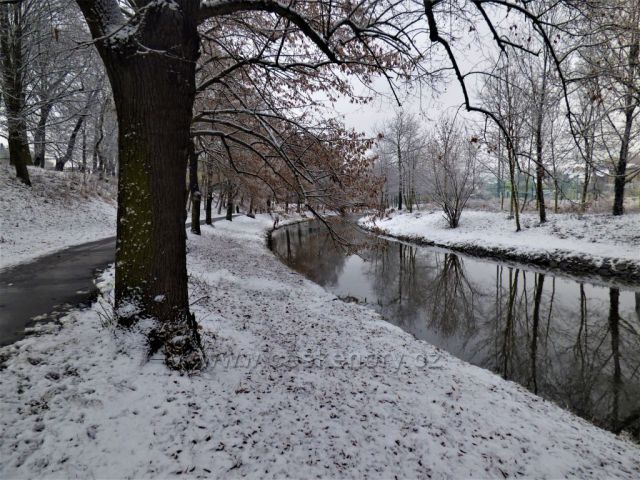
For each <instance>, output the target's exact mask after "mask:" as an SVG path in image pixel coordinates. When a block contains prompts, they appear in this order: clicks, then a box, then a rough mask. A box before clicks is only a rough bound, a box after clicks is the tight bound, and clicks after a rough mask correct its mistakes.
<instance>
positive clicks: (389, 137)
mask: <svg viewBox="0 0 640 480" xmlns="http://www.w3.org/2000/svg"><path fill="white" fill-rule="evenodd" d="M379 154H380V156H381V158H382V159H383V161H384V162H386V163H387V164H390V165H395V176H393V177H392V176H390V175H388V174H389V173H390V172H387V175H388V176H387V184H389V183H390V182H393V183H395V184H396V186H397V195H398V196H397V205H398V210H402V205H403V199H404V203H405V206H406V207H407V209H408V210H409V212H412V211H413V206H414V204H415V201H416V180H417V178H418V171H417V170H418V166H419V163H420V160H421V159H422V158H423V155H424V133H423V132H422V131H421V128H420V123H419V121H418V119H417V117H416V116H415V115H413V114H410V113H407V112H404V111H403V110H398V111H396V112H395V115H394V116H393V118H392V119H391V120H389V121H388V122H387V123H386V124H385V125H384V126H383V133H382V139H381V141H380V144H379Z"/></svg>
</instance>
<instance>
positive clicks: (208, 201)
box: [204, 189, 213, 225]
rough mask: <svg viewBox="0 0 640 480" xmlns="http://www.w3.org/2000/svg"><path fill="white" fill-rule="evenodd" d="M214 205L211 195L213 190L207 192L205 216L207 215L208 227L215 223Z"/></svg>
mask: <svg viewBox="0 0 640 480" xmlns="http://www.w3.org/2000/svg"><path fill="white" fill-rule="evenodd" d="M212 203H213V195H212V194H211V189H209V190H208V191H207V199H206V202H205V207H204V209H205V214H206V219H205V221H204V222H205V223H206V224H207V225H211V224H212V223H213V222H212V221H211V204H212Z"/></svg>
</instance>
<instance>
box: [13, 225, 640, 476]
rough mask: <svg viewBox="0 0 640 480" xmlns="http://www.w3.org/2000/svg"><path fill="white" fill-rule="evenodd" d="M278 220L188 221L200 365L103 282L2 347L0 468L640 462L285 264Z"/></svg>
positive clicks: (622, 466)
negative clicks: (172, 356)
mask: <svg viewBox="0 0 640 480" xmlns="http://www.w3.org/2000/svg"><path fill="white" fill-rule="evenodd" d="M271 225H272V220H271V219H270V218H269V217H268V216H264V215H259V216H258V218H257V219H256V220H252V219H249V218H247V217H238V218H237V219H234V221H233V222H219V223H217V224H215V225H214V227H213V228H212V227H208V226H203V235H202V236H201V237H196V236H193V235H191V234H190V235H189V257H188V261H189V271H190V274H191V280H190V282H191V283H190V286H191V298H192V302H193V309H194V311H195V313H196V316H197V318H198V320H199V322H200V323H201V325H202V329H203V331H202V333H203V340H204V342H205V346H206V350H207V352H208V355H209V358H210V364H209V365H208V367H207V368H206V369H205V370H204V371H203V372H201V373H200V374H198V375H194V376H186V375H179V374H177V373H175V372H171V371H168V370H167V369H166V368H165V366H164V364H163V362H162V358H161V356H158V357H157V358H152V359H151V360H150V361H147V359H146V358H145V355H146V351H147V349H146V343H145V337H144V335H142V331H144V330H145V329H146V328H148V326H146V325H139V326H138V327H136V328H135V329H134V330H132V331H124V330H120V329H113V328H112V327H111V326H110V325H108V322H106V319H107V317H105V311H108V309H106V310H105V307H104V305H103V304H104V302H105V299H104V298H103V299H102V300H101V304H96V305H94V307H93V308H91V309H89V310H87V311H77V312H74V313H72V314H70V315H69V316H68V317H66V319H65V322H64V323H65V324H64V326H63V327H62V328H58V327H52V331H51V332H50V333H46V334H43V335H42V336H39V337H31V338H27V339H25V340H23V341H20V342H18V343H17V344H15V345H13V346H11V347H7V348H5V349H3V351H2V353H3V355H4V356H5V357H6V359H5V361H4V362H3V364H4V367H3V370H2V372H1V375H0V405H1V408H2V412H3V413H2V416H1V418H0V428H1V429H2V431H3V434H2V437H1V438H0V465H1V466H0V477H2V478H15V477H35V478H44V477H47V478H52V477H53V478H60V477H65V478H71V477H84V478H86V477H98V478H105V477H109V478H124V477H129V478H131V477H137V478H142V477H147V478H148V477H154V478H157V477H163V478H166V477H175V476H178V475H180V477H181V478H185V477H187V478H189V477H200V478H212V477H223V476H231V477H242V476H250V477H253V478H256V477H278V478H281V477H294V478H299V477H300V476H301V475H302V476H304V477H308V478H310V477H313V476H320V477H325V478H326V477H334V478H335V477H343V478H353V477H357V478H359V477H363V476H369V477H378V478H390V477H393V476H394V475H395V476H398V477H404V478H417V477H420V478H427V477H428V476H435V477H454V478H462V477H475V478H479V477H490V478H496V477H498V478H502V477H503V476H505V477H506V476H527V477H538V478H543V477H547V478H551V477H553V478H559V477H565V476H572V477H579V478H590V477H591V478H605V477H607V478H638V476H640V449H639V447H638V446H637V445H635V444H632V443H630V442H628V441H626V440H624V439H621V438H618V437H616V436H615V435H613V434H611V433H609V432H606V431H604V430H601V429H599V428H596V427H594V426H592V425H590V424H588V423H587V422H586V421H584V420H581V419H580V418H578V417H576V416H574V415H572V414H570V413H568V412H565V411H563V410H561V409H560V408H559V407H557V406H555V405H553V404H551V403H549V402H546V401H544V400H542V399H540V398H539V397H536V396H534V395H533V394H531V393H529V392H527V391H526V390H525V389H524V388H521V387H519V386H517V385H516V384H514V383H511V382H506V381H503V380H502V379H500V378H499V377H498V376H496V375H493V374H491V373H489V372H487V371H485V370H482V369H479V368H476V367H473V366H470V365H468V364H466V363H464V362H461V361H459V360H456V359H455V358H452V357H451V356H449V355H448V354H446V353H444V352H441V351H439V350H438V349H436V348H434V347H432V346H430V345H429V344H426V343H425V342H422V341H417V340H415V339H413V338H412V337H411V336H410V335H408V334H406V333H404V332H402V331H401V330H399V329H397V328H395V327H392V326H391V325H389V324H388V323H386V322H384V321H382V320H380V317H379V316H378V315H377V314H376V313H374V312H372V311H371V310H369V309H367V308H365V307H362V306H359V305H355V304H347V303H343V302H341V301H339V300H337V299H336V298H335V297H334V296H333V295H331V294H329V293H327V292H326V291H325V290H323V289H322V288H320V287H319V286H317V285H315V284H313V283H311V282H310V281H308V280H306V279H304V278H303V277H302V276H300V275H298V274H296V273H293V272H291V271H290V270H288V269H287V268H286V267H285V266H284V265H282V264H281V263H280V262H279V261H278V260H277V259H276V258H275V257H274V256H273V254H272V253H271V252H269V251H268V250H267V249H266V247H265V241H264V237H265V232H266V230H267V229H268V228H269V227H270V226H271ZM111 272H112V271H111V270H110V271H108V273H107V274H105V275H104V276H103V278H102V280H101V282H100V286H101V288H102V289H103V291H104V292H105V293H104V295H105V298H108V297H109V296H110V289H111V287H112V281H113V279H112V273H111ZM105 323H107V324H105Z"/></svg>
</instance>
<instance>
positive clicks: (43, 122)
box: [33, 104, 51, 168]
mask: <svg viewBox="0 0 640 480" xmlns="http://www.w3.org/2000/svg"><path fill="white" fill-rule="evenodd" d="M50 113H51V105H49V104H46V105H43V106H42V108H40V118H38V125H37V126H36V130H35V132H34V134H33V150H34V152H33V153H34V162H33V164H34V165H35V166H36V167H41V168H44V167H45V157H46V143H47V121H48V119H49V114H50Z"/></svg>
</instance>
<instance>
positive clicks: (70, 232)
mask: <svg viewBox="0 0 640 480" xmlns="http://www.w3.org/2000/svg"><path fill="white" fill-rule="evenodd" d="M0 169H1V170H0V211H1V212H2V213H1V214H0V268H6V267H9V266H13V265H15V264H18V263H21V262H25V261H29V260H33V259H34V258H37V257H40V256H42V255H45V254H47V253H51V252H54V251H56V250H60V249H62V248H66V247H70V246H73V245H78V244H81V243H86V242H91V241H93V240H99V239H101V238H106V237H110V236H113V235H115V232H116V205H115V199H114V197H115V185H109V184H106V183H105V182H104V181H102V182H100V184H98V183H97V182H98V181H97V180H96V179H95V178H94V177H93V176H88V182H89V183H88V184H84V183H83V176H82V174H80V173H77V172H76V173H72V172H56V171H51V170H43V169H41V168H35V167H30V168H29V175H30V176H31V182H32V184H33V186H32V187H27V186H25V185H23V184H22V183H20V182H19V181H18V179H16V178H15V173H13V172H12V169H13V167H9V166H8V165H2V166H1V167H0ZM111 183H112V184H113V183H115V179H114V180H111Z"/></svg>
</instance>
